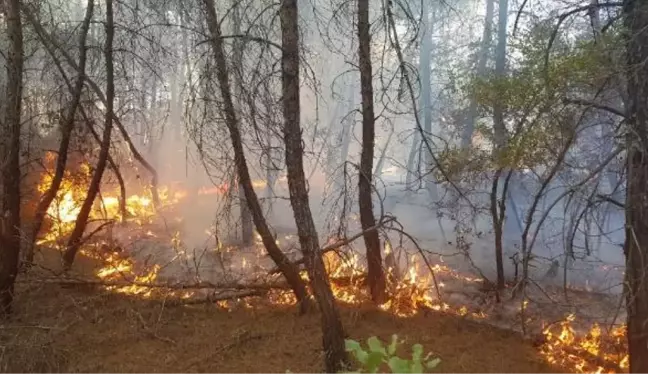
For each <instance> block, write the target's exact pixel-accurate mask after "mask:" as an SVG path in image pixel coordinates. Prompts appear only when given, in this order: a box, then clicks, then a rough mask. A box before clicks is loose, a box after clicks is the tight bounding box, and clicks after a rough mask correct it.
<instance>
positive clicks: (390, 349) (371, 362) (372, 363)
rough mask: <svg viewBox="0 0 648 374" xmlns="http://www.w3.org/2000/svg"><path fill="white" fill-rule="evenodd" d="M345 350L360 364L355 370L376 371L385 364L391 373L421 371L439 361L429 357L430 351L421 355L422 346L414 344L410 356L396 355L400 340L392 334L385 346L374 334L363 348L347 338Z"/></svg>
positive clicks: (434, 365)
mask: <svg viewBox="0 0 648 374" xmlns="http://www.w3.org/2000/svg"><path fill="white" fill-rule="evenodd" d="M345 343H346V351H347V352H349V353H351V355H352V356H353V358H354V359H355V360H356V361H357V362H358V363H359V364H360V368H359V370H358V371H357V372H359V373H360V372H367V373H376V372H378V370H379V369H380V366H382V365H383V364H386V365H387V366H388V367H389V369H390V370H391V372H392V373H423V372H424V369H427V370H432V369H434V368H436V367H437V365H439V363H440V362H441V360H440V359H438V358H432V359H431V358H430V356H431V355H432V353H428V354H427V355H426V356H425V357H423V346H422V345H420V344H414V345H413V346H412V358H411V359H404V358H400V357H398V356H397V355H396V349H397V348H398V346H399V345H400V344H402V343H403V342H402V341H399V340H398V336H397V335H392V339H391V343H390V344H389V345H387V346H385V345H383V343H382V342H381V341H380V339H378V338H377V337H375V336H372V337H370V338H369V339H367V348H368V350H365V349H364V348H363V347H362V345H361V344H360V342H358V341H356V340H352V339H347V340H346V341H345Z"/></svg>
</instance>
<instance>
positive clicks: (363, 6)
mask: <svg viewBox="0 0 648 374" xmlns="http://www.w3.org/2000/svg"><path fill="white" fill-rule="evenodd" d="M369 26H370V25H369V0H358V40H359V45H358V60H359V64H360V92H361V94H362V155H361V157H360V177H359V181H358V192H359V196H358V205H359V206H360V224H361V225H362V230H363V231H365V234H364V242H365V248H366V253H367V278H368V282H369V290H370V292H371V299H372V300H373V301H374V303H376V304H382V303H384V302H385V301H386V295H385V273H384V272H383V267H382V252H381V248H380V237H379V236H378V230H369V228H371V227H373V226H375V225H376V220H375V219H374V213H373V202H372V201H371V195H372V194H371V179H372V176H371V174H372V171H373V158H374V142H375V122H376V116H375V114H374V103H373V82H372V79H373V75H372V69H371V35H370V33H369Z"/></svg>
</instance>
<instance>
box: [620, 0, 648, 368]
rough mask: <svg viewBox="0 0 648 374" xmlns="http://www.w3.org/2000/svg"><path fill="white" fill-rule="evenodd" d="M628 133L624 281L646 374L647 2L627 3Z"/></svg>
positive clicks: (634, 360) (637, 354)
mask: <svg viewBox="0 0 648 374" xmlns="http://www.w3.org/2000/svg"><path fill="white" fill-rule="evenodd" d="M623 12H624V17H625V22H624V23H625V38H626V48H627V60H626V62H627V68H626V71H627V75H628V76H627V81H628V98H629V102H628V104H629V106H628V119H629V120H628V127H629V129H628V131H627V134H628V135H627V136H626V144H627V150H626V152H627V161H626V162H627V164H626V167H627V176H628V182H627V183H628V184H627V197H626V203H625V206H626V239H625V248H624V250H625V255H626V282H625V283H624V284H625V293H626V303H627V310H628V347H629V353H630V372H631V373H646V372H648V334H646V323H648V283H646V279H648V269H647V268H646V265H645V259H646V258H647V257H648V158H647V157H648V65H646V63H645V61H646V60H647V59H648V49H646V46H647V45H648V2H646V1H639V0H625V1H624V6H623Z"/></svg>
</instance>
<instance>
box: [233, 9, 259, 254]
mask: <svg viewBox="0 0 648 374" xmlns="http://www.w3.org/2000/svg"><path fill="white" fill-rule="evenodd" d="M237 3H238V1H233V4H232V16H233V17H232V18H233V21H234V22H233V23H234V35H240V34H241V15H240V9H239V6H238V4H237ZM233 47H234V53H233V57H234V66H237V67H238V68H239V69H244V66H243V44H242V40H241V39H240V38H237V39H234V42H233ZM242 73H243V71H239V72H235V73H234V92H235V96H236V97H235V100H237V101H238V102H239V103H241V102H243V98H242V93H243V82H242V80H241V74H242ZM238 197H239V209H240V211H241V239H242V241H243V244H244V245H251V244H252V243H253V242H254V230H253V228H252V214H251V213H250V208H249V207H248V204H247V201H245V190H244V189H243V187H242V185H241V183H240V181H239V183H238Z"/></svg>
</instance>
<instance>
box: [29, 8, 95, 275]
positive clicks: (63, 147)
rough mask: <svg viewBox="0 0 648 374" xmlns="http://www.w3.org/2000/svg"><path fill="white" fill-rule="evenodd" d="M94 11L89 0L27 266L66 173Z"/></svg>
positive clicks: (30, 245) (35, 222) (37, 212)
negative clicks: (76, 69)
mask: <svg viewBox="0 0 648 374" xmlns="http://www.w3.org/2000/svg"><path fill="white" fill-rule="evenodd" d="M93 11H94V0H88V5H87V6H86V14H85V17H84V19H83V24H82V26H81V30H80V35H79V70H80V72H79V73H78V76H77V79H76V82H75V84H74V88H73V91H72V92H71V93H70V94H71V95H72V101H71V102H70V105H69V108H68V112H67V113H66V114H65V116H64V117H63V118H61V142H60V143H59V149H58V157H57V159H56V168H55V170H54V177H53V178H52V183H51V185H50V186H49V188H48V189H47V191H45V193H44V194H43V196H42V197H41V199H40V201H39V202H38V206H37V207H36V213H35V216H34V222H33V226H32V232H31V235H30V237H29V243H28V247H27V253H26V255H25V265H26V266H27V267H29V266H31V265H32V263H33V261H34V246H35V243H36V240H37V239H38V234H39V232H40V229H41V226H42V224H43V220H44V219H45V216H46V215H47V210H48V209H49V207H50V204H51V203H52V201H54V199H55V198H56V194H57V193H58V191H59V188H60V187H61V182H62V181H63V176H64V175H65V168H66V165H67V156H68V148H69V147H70V139H71V137H72V132H73V130H74V126H75V117H76V112H77V108H78V106H79V102H80V101H81V93H82V92H83V86H84V84H83V82H84V76H85V70H86V57H87V53H86V52H87V51H86V39H87V37H88V30H89V29H90V21H91V19H92V13H93Z"/></svg>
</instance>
